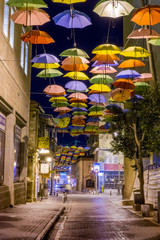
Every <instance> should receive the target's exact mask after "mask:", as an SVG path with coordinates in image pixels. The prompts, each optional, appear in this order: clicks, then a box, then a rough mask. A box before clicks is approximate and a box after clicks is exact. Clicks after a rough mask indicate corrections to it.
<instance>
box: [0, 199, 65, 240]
mask: <svg viewBox="0 0 160 240" xmlns="http://www.w3.org/2000/svg"><path fill="white" fill-rule="evenodd" d="M61 198H62V196H59V197H58V198H57V197H50V198H49V199H43V200H42V201H41V202H36V203H27V204H21V205H17V206H15V207H13V208H6V209H3V210H0V240H6V239H7V240H10V239H12V240H13V239H14V240H18V239H19V240H23V239H25V240H26V239H27V240H33V239H36V237H37V236H38V235H39V234H40V232H41V231H42V230H43V229H44V228H45V226H46V225H47V224H48V222H49V221H50V220H51V219H53V217H54V216H55V215H56V214H57V213H58V212H59V210H60V208H61V207H62V205H63V204H62V203H61V201H62V200H61Z"/></svg>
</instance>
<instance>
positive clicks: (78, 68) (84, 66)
mask: <svg viewBox="0 0 160 240" xmlns="http://www.w3.org/2000/svg"><path fill="white" fill-rule="evenodd" d="M61 68H63V69H64V70H65V71H76V72H80V71H86V70H87V69H88V68H89V66H88V65H87V64H86V63H84V64H74V65H62V66H61Z"/></svg>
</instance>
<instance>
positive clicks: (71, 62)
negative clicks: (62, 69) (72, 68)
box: [62, 56, 90, 65]
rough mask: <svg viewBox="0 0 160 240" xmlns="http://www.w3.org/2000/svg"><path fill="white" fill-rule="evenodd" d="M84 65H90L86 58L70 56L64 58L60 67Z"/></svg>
mask: <svg viewBox="0 0 160 240" xmlns="http://www.w3.org/2000/svg"><path fill="white" fill-rule="evenodd" d="M84 63H90V62H89V61H88V60H87V59H86V58H84V57H79V56H70V57H67V58H65V59H64V60H63V61H62V65H74V64H84Z"/></svg>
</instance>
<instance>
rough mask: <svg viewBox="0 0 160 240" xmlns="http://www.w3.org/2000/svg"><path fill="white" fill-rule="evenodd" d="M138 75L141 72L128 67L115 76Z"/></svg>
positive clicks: (127, 76)
mask: <svg viewBox="0 0 160 240" xmlns="http://www.w3.org/2000/svg"><path fill="white" fill-rule="evenodd" d="M140 76H141V74H139V73H138V72H136V71H135V70H129V69H127V70H124V71H121V72H119V73H118V74H117V75H116V77H117V78H136V77H140Z"/></svg>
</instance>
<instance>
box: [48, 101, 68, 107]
mask: <svg viewBox="0 0 160 240" xmlns="http://www.w3.org/2000/svg"><path fill="white" fill-rule="evenodd" d="M67 106H69V103H68V102H53V103H52V104H51V107H67Z"/></svg>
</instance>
